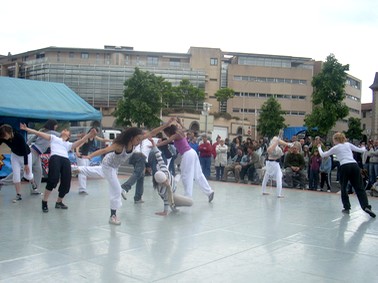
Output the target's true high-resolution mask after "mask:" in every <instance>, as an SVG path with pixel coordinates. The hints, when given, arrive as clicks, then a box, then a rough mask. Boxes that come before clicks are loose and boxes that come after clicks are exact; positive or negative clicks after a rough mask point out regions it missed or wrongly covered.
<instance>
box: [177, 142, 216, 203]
mask: <svg viewBox="0 0 378 283" xmlns="http://www.w3.org/2000/svg"><path fill="white" fill-rule="evenodd" d="M180 169H181V179H182V183H183V185H184V190H185V194H184V195H185V196H187V197H192V195H193V184H194V180H195V181H196V183H197V184H198V186H199V187H200V189H201V190H202V192H203V193H204V194H206V195H207V196H209V195H210V194H211V193H212V192H213V190H212V189H211V187H210V185H209V183H208V182H207V179H206V177H205V175H203V173H202V169H201V164H200V162H199V158H198V155H197V153H196V152H195V150H194V149H190V150H188V151H187V152H185V153H184V154H183V155H182V159H181V163H180Z"/></svg>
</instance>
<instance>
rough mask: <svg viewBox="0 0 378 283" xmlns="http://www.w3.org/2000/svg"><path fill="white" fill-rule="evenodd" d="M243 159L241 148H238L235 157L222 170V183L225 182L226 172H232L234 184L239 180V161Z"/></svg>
mask: <svg viewBox="0 0 378 283" xmlns="http://www.w3.org/2000/svg"><path fill="white" fill-rule="evenodd" d="M242 157H243V148H242V147H241V146H239V147H238V150H237V153H236V155H235V156H234V157H233V158H232V159H231V164H229V165H227V166H226V168H225V169H224V174H223V179H222V181H224V182H227V177H228V172H230V171H231V172H233V173H234V176H235V182H236V183H238V182H239V180H240V170H241V165H240V162H241V159H242Z"/></svg>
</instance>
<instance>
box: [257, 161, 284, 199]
mask: <svg viewBox="0 0 378 283" xmlns="http://www.w3.org/2000/svg"><path fill="white" fill-rule="evenodd" d="M269 180H276V189H277V196H282V195H281V193H282V171H281V166H280V163H278V162H276V161H269V160H267V161H266V169H265V175H264V179H263V181H262V185H261V188H262V192H263V193H265V191H266V184H267V183H268V181H269Z"/></svg>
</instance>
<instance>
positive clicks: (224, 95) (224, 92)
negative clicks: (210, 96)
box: [214, 87, 235, 102]
mask: <svg viewBox="0 0 378 283" xmlns="http://www.w3.org/2000/svg"><path fill="white" fill-rule="evenodd" d="M234 95H235V91H234V90H233V89H231V88H228V87H226V88H221V89H219V90H218V91H217V92H216V93H215V94H214V96H215V97H216V98H217V101H219V102H224V101H227V100H229V99H230V98H233V97H234Z"/></svg>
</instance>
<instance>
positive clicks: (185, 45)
mask: <svg viewBox="0 0 378 283" xmlns="http://www.w3.org/2000/svg"><path fill="white" fill-rule="evenodd" d="M255 2H256V3H255ZM0 7H1V11H2V13H1V15H2V16H1V21H2V28H1V30H0V54H2V55H6V54H8V52H11V53H12V54H17V53H22V52H25V51H29V50H35V49H40V48H45V47H49V46H57V47H82V48H103V47H104V45H117V46H121V45H122V46H132V47H134V50H138V51H165V52H177V53H186V52H187V51H188V49H189V48H190V46H197V47H213V48H220V49H221V50H223V51H232V52H245V53H259V54H272V55H287V56H298V57H309V58H312V59H315V60H322V61H325V60H326V57H327V56H328V55H329V54H331V53H332V54H334V55H335V57H336V59H337V60H338V61H339V62H340V63H341V64H343V65H346V64H349V70H350V71H349V73H350V74H351V75H352V76H354V77H357V78H359V79H361V80H362V102H364V103H366V102H371V101H372V91H371V90H370V89H369V86H370V85H371V84H372V83H373V81H374V77H375V73H376V72H378V46H377V39H376V38H377V35H378V1H377V0H327V1H326V0H318V1H300V0H287V1H282V0H271V1H269V0H266V1H249V0H233V1H229V0H223V1H221V0H191V1H187V0H160V1H158V0H144V1H143V0H136V1H126V0H107V1H99V0H92V1H84V0H75V1H73V0H66V1H47V0H34V1H30V0H13V1H5V3H2V4H1V6H0Z"/></svg>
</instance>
